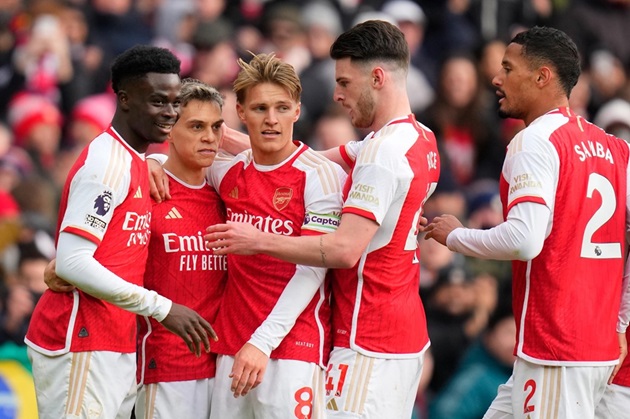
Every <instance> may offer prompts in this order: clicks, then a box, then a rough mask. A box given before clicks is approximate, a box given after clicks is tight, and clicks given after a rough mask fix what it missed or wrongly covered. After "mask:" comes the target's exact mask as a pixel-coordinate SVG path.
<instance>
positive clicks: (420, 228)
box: [416, 215, 429, 233]
mask: <svg viewBox="0 0 630 419" xmlns="http://www.w3.org/2000/svg"><path fill="white" fill-rule="evenodd" d="M427 224H429V220H428V219H427V217H424V216H422V215H421V216H420V217H418V224H417V225H416V231H417V233H423V232H424V230H425V229H426V228H427Z"/></svg>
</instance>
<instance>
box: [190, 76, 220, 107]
mask: <svg viewBox="0 0 630 419" xmlns="http://www.w3.org/2000/svg"><path fill="white" fill-rule="evenodd" d="M180 96H181V103H182V106H186V105H188V103H189V102H190V101H192V100H199V101H201V102H215V103H216V104H217V105H219V109H221V110H223V96H221V93H219V91H218V90H217V89H215V88H214V87H212V86H210V85H208V84H206V83H204V82H202V81H201V80H197V79H193V78H186V79H184V80H182V88H181V93H180Z"/></svg>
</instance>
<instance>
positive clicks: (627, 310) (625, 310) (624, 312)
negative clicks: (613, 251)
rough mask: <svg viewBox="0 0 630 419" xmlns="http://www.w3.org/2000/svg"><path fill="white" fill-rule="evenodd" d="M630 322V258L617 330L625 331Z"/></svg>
mask: <svg viewBox="0 0 630 419" xmlns="http://www.w3.org/2000/svg"><path fill="white" fill-rule="evenodd" d="M629 324H630V258H628V259H626V266H625V270H624V275H623V283H622V287H621V305H620V306H619V316H618V320H617V332H619V333H624V332H625V331H626V329H627V328H628V325H629Z"/></svg>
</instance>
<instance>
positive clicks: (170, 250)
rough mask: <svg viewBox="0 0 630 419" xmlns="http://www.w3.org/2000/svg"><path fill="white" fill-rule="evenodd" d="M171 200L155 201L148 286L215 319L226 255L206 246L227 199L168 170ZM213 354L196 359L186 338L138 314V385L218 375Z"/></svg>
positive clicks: (225, 265) (205, 185)
mask: <svg viewBox="0 0 630 419" xmlns="http://www.w3.org/2000/svg"><path fill="white" fill-rule="evenodd" d="M166 173H167V174H168V175H169V190H170V193H171V199H169V200H166V201H163V202H161V203H159V204H157V203H154V205H153V216H152V221H151V240H150V242H149V259H148V260H147V268H146V272H145V275H144V286H145V288H147V289H151V290H154V291H156V292H157V293H158V294H160V295H163V296H165V297H167V298H168V299H170V300H172V301H173V302H175V303H178V304H183V305H185V306H187V307H189V308H191V309H193V310H195V311H196V312H197V313H199V315H201V316H202V317H203V318H204V319H206V320H208V322H210V324H213V323H214V320H215V318H216V314H217V311H218V310H219V303H220V302H221V296H222V294H223V288H224V286H225V281H226V279H227V258H226V257H225V256H219V255H214V254H213V253H212V250H206V248H205V242H204V240H203V234H204V233H205V230H206V228H207V227H208V226H210V225H214V224H218V223H223V222H225V211H224V209H223V203H222V202H221V199H220V198H219V196H218V194H217V193H216V192H215V191H214V189H213V188H212V187H211V186H210V185H208V184H207V183H204V184H203V185H200V186H191V185H187V184H185V183H183V182H182V181H180V180H179V179H177V178H176V177H174V176H173V175H172V174H170V173H169V172H168V171H167V172H166ZM215 357H216V355H214V354H209V353H205V352H204V351H201V356H200V357H199V358H197V357H196V356H195V355H194V354H193V353H191V352H190V350H188V347H187V346H186V344H185V343H184V341H183V340H182V339H181V338H180V337H179V336H177V335H175V334H173V333H171V332H170V331H168V330H167V329H166V328H165V327H163V326H162V325H160V324H159V323H158V321H157V320H155V319H153V318H150V317H138V372H137V374H138V383H144V384H151V383H157V382H165V381H189V380H199V379H203V378H212V377H214V372H215V369H216V364H215Z"/></svg>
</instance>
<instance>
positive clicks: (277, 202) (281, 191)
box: [273, 187, 293, 211]
mask: <svg viewBox="0 0 630 419" xmlns="http://www.w3.org/2000/svg"><path fill="white" fill-rule="evenodd" d="M292 196H293V189H291V188H286V187H285V188H278V189H276V192H275V193H274V194H273V206H274V208H275V209H277V210H278V211H282V210H283V209H285V208H286V207H287V206H288V205H289V202H290V201H291V197H292Z"/></svg>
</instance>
